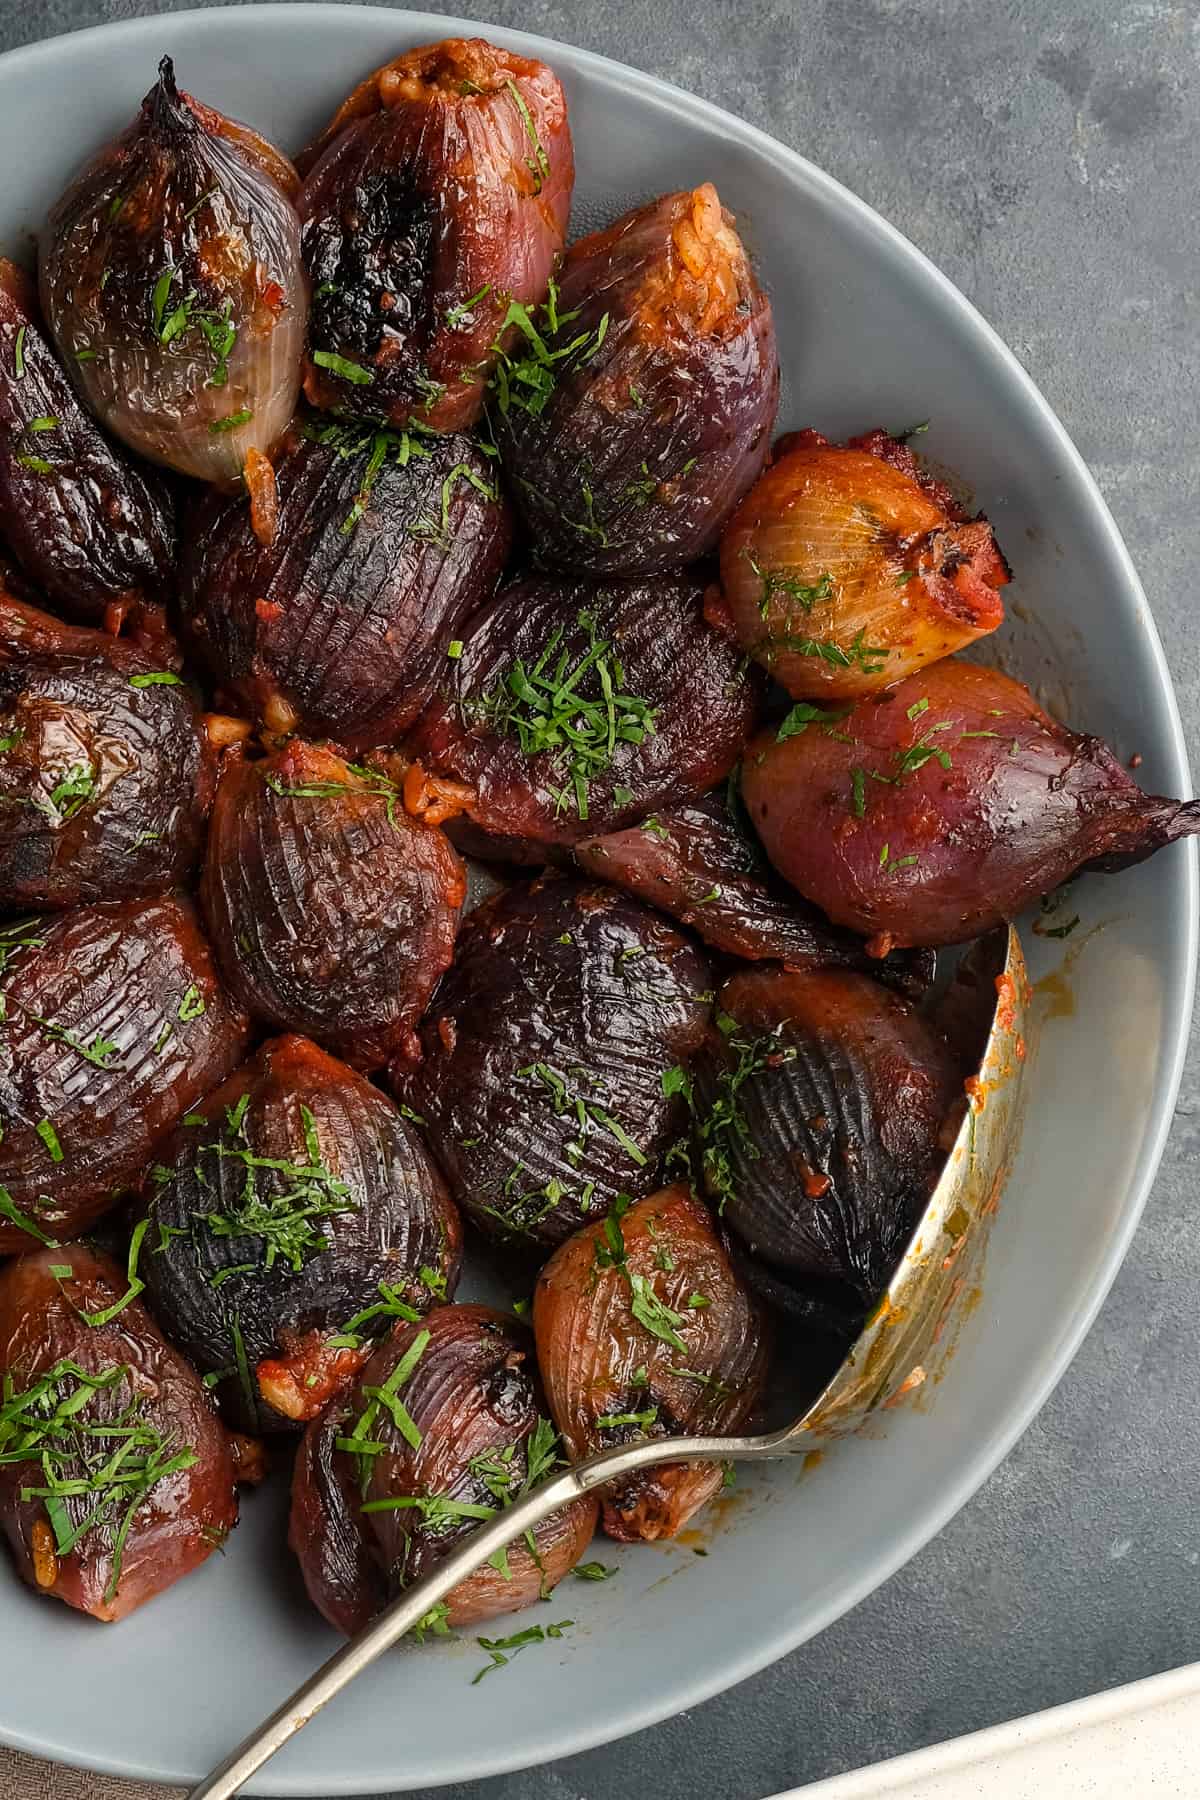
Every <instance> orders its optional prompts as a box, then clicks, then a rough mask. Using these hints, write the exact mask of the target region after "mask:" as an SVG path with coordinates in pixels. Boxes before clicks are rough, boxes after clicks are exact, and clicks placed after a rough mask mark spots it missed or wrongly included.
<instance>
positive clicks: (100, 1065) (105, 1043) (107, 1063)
mask: <svg viewBox="0 0 1200 1800" xmlns="http://www.w3.org/2000/svg"><path fill="white" fill-rule="evenodd" d="M27 1017H28V1018H30V1019H31V1020H32V1021H33V1023H34V1024H35V1025H40V1026H41V1028H42V1030H43V1031H44V1032H45V1033H46V1035H47V1037H52V1038H54V1039H55V1040H56V1042H58V1043H60V1044H65V1045H66V1046H67V1048H68V1050H73V1051H74V1052H75V1054H76V1056H82V1058H83V1060H84V1062H89V1063H91V1065H92V1067H93V1068H94V1069H108V1068H111V1067H112V1058H113V1056H114V1055H115V1053H116V1049H117V1045H116V1043H115V1041H114V1040H113V1039H112V1038H106V1037H101V1035H100V1033H99V1032H96V1034H95V1035H94V1037H93V1038H92V1041H91V1043H90V1044H85V1043H84V1041H83V1039H82V1038H81V1037H79V1036H77V1035H76V1033H75V1032H73V1031H68V1030H67V1029H66V1027H65V1026H63V1025H59V1024H56V1022H55V1021H54V1020H53V1019H43V1018H41V1017H40V1016H39V1015H38V1014H37V1013H29V1014H28V1015H27Z"/></svg>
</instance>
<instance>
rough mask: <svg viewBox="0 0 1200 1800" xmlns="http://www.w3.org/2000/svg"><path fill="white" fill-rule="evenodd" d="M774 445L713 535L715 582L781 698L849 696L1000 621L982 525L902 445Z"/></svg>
mask: <svg viewBox="0 0 1200 1800" xmlns="http://www.w3.org/2000/svg"><path fill="white" fill-rule="evenodd" d="M780 450H781V452H782V453H781V454H780V455H779V456H778V459H777V461H775V462H774V463H772V465H771V467H770V468H769V469H768V470H767V472H766V474H765V475H764V476H763V477H762V479H761V480H760V481H759V482H758V483H757V484H756V486H755V487H754V489H753V490H752V492H751V493H750V494H749V495H748V496H747V497H746V499H745V501H744V502H743V504H742V506H741V507H740V508H739V510H738V513H737V515H736V517H735V518H734V519H733V521H732V523H731V524H730V526H729V529H728V530H727V531H726V533H725V536H724V538H723V539H722V541H721V581H722V584H723V587H724V591H725V596H726V599H727V601H728V604H729V609H730V612H731V613H732V616H733V621H734V625H735V626H736V629H737V633H738V636H739V638H740V639H741V641H742V644H743V645H744V647H745V648H746V650H748V651H749V653H750V655H751V656H753V657H756V658H757V660H758V661H759V662H760V663H762V664H763V666H764V667H765V668H767V669H769V670H770V671H771V673H772V675H774V676H775V678H776V679H777V680H778V681H780V682H782V683H783V685H784V687H785V688H787V690H788V692H789V693H790V694H792V695H794V696H796V697H798V698H801V699H803V698H808V699H820V698H821V697H823V696H827V695H828V696H833V697H837V698H847V699H856V698H857V697H858V696H859V695H860V694H868V693H873V692H875V691H876V690H877V689H879V688H884V687H891V686H894V684H895V683H896V682H898V681H901V680H902V679H903V678H904V677H905V676H906V675H911V674H912V673H913V672H914V671H915V670H917V669H920V668H923V667H924V666H925V665H926V664H927V663H934V662H938V661H939V660H940V659H941V658H942V657H944V656H949V655H950V654H951V653H952V652H953V651H955V650H961V649H962V648H963V647H964V645H967V644H971V643H974V642H975V640H976V639H977V638H980V637H983V636H985V635H986V634H987V633H988V632H991V631H995V629H996V627H997V626H998V625H999V624H1001V623H1002V621H1003V618H1004V607H1003V605H1002V603H1001V600H1000V596H999V594H998V592H997V589H998V588H1000V587H1003V585H1004V584H1005V582H1007V581H1008V579H1009V573H1008V565H1007V563H1006V562H1005V561H1004V558H1003V557H1002V556H1001V554H1000V552H999V550H998V549H997V547H996V542H995V539H994V538H993V536H992V528H991V526H990V525H989V524H988V522H987V520H986V519H984V518H982V517H980V518H977V519H968V518H967V517H966V515H965V514H964V513H963V512H962V510H961V509H960V508H959V507H958V506H957V505H956V504H955V502H954V500H953V498H952V496H951V495H950V493H949V491H948V490H947V489H946V488H945V487H944V486H943V485H942V484H940V483H937V482H932V481H930V480H929V479H928V478H926V477H923V476H922V474H921V471H920V469H919V468H918V466H917V463H916V459H915V458H914V457H913V455H912V453H911V451H909V450H908V449H906V448H905V446H904V445H903V444H901V443H899V442H898V441H897V440H896V439H895V438H889V437H887V435H886V434H885V433H883V432H872V433H869V434H868V435H867V436H866V437H864V438H860V439H854V440H852V441H851V443H850V445H848V446H846V447H842V446H841V445H838V444H830V443H829V442H828V441H827V440H826V439H825V438H823V437H822V436H821V435H820V433H819V432H815V431H804V432H799V433H796V434H795V435H794V436H792V437H789V438H787V439H785V440H783V443H782V445H781V446H780Z"/></svg>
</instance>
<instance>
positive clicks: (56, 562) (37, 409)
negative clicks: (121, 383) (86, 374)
mask: <svg viewBox="0 0 1200 1800" xmlns="http://www.w3.org/2000/svg"><path fill="white" fill-rule="evenodd" d="M0 541H3V542H4V543H6V544H7V545H8V547H9V549H10V550H11V551H12V554H13V555H14V556H15V557H16V559H17V561H18V562H19V563H20V564H21V566H22V568H23V569H24V570H25V572H26V574H28V575H29V576H30V577H31V578H32V579H33V580H34V581H35V582H36V583H37V585H38V586H39V587H40V588H41V589H42V590H43V592H44V593H45V594H46V595H47V596H48V598H49V599H50V600H51V601H52V602H53V603H54V605H55V606H57V607H60V608H61V609H62V611H64V612H66V613H68V614H69V615H70V616H71V617H72V618H74V619H84V620H92V621H95V622H99V621H100V620H103V619H105V618H106V615H107V617H108V618H109V619H111V620H113V621H114V622H119V620H120V618H121V616H122V614H123V613H124V612H126V611H127V610H129V608H130V607H132V606H134V605H135V604H136V603H138V602H145V601H155V600H160V599H164V598H165V597H166V590H167V588H168V587H169V585H170V583H171V581H172V578H173V577H172V572H173V565H174V557H175V527H174V522H173V520H172V517H171V510H170V505H169V502H168V500H167V497H166V493H165V491H164V490H163V489H162V488H160V486H159V484H158V481H157V479H156V478H154V477H153V476H152V475H150V474H148V473H146V472H145V471H143V470H142V469H140V468H139V467H138V466H137V464H136V463H134V462H132V461H130V459H129V458H128V457H127V456H125V455H124V453H123V452H122V451H121V450H119V449H118V448H117V446H116V445H115V444H112V443H110V442H109V440H108V439H107V438H106V437H105V435H104V433H103V432H102V431H101V430H100V427H99V426H98V425H97V424H96V423H95V421H94V420H93V419H91V418H90V417H89V416H88V414H87V413H86V412H85V411H84V409H83V407H82V406H81V405H80V404H79V401H78V400H77V399H76V397H75V394H74V392H73V391H72V388H71V384H70V382H69V381H68V380H67V377H66V376H65V375H64V374H63V371H62V369H61V368H60V366H59V364H58V362H57V360H56V358H55V355H54V352H53V350H52V349H51V348H50V345H49V343H48V342H47V340H46V338H45V337H44V336H43V334H42V328H41V324H40V321H39V317H38V311H37V301H36V298H35V295H34V292H33V286H32V284H31V283H30V282H29V280H28V279H27V278H26V276H25V275H23V274H22V272H21V271H20V270H19V269H18V268H17V267H16V265H15V264H14V263H10V262H5V261H4V259H3V258H2V257H0Z"/></svg>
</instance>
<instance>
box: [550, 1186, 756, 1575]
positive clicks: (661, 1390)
mask: <svg viewBox="0 0 1200 1800" xmlns="http://www.w3.org/2000/svg"><path fill="white" fill-rule="evenodd" d="M619 1224H620V1235H621V1237H622V1239H623V1242H624V1261H623V1262H622V1263H621V1264H620V1265H619V1266H614V1265H613V1262H612V1260H611V1255H610V1251H609V1241H608V1238H607V1237H606V1232H605V1224H604V1221H597V1222H596V1223H595V1224H590V1225H585V1226H584V1227H583V1229H582V1230H581V1231H577V1232H576V1233H575V1235H574V1237H571V1238H568V1239H567V1241H566V1243H565V1244H561V1245H560V1246H559V1248H558V1249H557V1250H556V1251H555V1252H554V1255H553V1256H552V1257H551V1258H550V1261H549V1262H548V1263H547V1264H546V1266H545V1268H544V1269H543V1270H542V1273H541V1275H540V1276H539V1277H538V1283H537V1287H536V1289H535V1291H534V1296H533V1329H534V1335H535V1337H536V1339H537V1348H538V1362H539V1364H540V1365H541V1370H542V1379H543V1380H544V1381H545V1383H546V1394H547V1397H548V1399H549V1401H550V1410H551V1413H552V1415H553V1417H554V1422H555V1424H556V1425H557V1426H558V1428H559V1430H560V1431H561V1432H562V1436H563V1442H564V1443H565V1444H566V1446H567V1449H568V1452H569V1454H570V1456H571V1459H572V1461H576V1462H578V1461H580V1460H581V1459H582V1458H583V1457H585V1456H592V1455H594V1454H595V1453H596V1452H597V1451H598V1450H611V1449H613V1448H615V1447H616V1446H617V1445H619V1444H626V1443H635V1442H639V1441H640V1440H641V1439H643V1438H646V1437H674V1436H678V1435H680V1434H684V1435H687V1436H691V1435H700V1436H706V1435H708V1434H709V1433H714V1434H717V1435H724V1434H725V1433H727V1432H736V1431H739V1430H740V1429H741V1428H742V1426H744V1425H745V1423H746V1421H747V1419H748V1418H749V1417H750V1414H751V1413H752V1412H753V1410H754V1407H755V1405H756V1403H757V1401H758V1398H759V1395H760V1394H761V1392H762V1388H763V1384H764V1382H765V1380H766V1373H767V1362H768V1355H769V1334H768V1328H767V1320H766V1316H765V1314H764V1313H763V1311H762V1309H761V1308H760V1307H759V1306H758V1304H757V1302H756V1301H755V1300H754V1299H753V1298H752V1296H751V1295H750V1294H749V1293H748V1292H747V1291H746V1289H745V1288H744V1287H743V1285H742V1284H741V1282H740V1281H739V1280H738V1278H737V1276H736V1275H735V1274H734V1271H733V1268H732V1266H731V1264H730V1261H729V1258H728V1256H727V1255H726V1253H725V1249H724V1246H723V1245H722V1243H721V1241H720V1239H719V1238H718V1236H717V1234H716V1232H715V1231H714V1229H713V1224H712V1219H711V1218H710V1216H709V1213H708V1211H707V1209H706V1208H705V1207H704V1206H703V1205H702V1204H701V1202H700V1201H698V1200H697V1199H695V1197H694V1196H693V1195H692V1194H691V1192H690V1191H689V1189H688V1187H687V1186H686V1184H685V1183H683V1182H677V1183H676V1184H675V1185H674V1186H673V1187H667V1188H663V1189H661V1190H660V1191H659V1192H658V1193H656V1194H651V1195H649V1196H648V1197H647V1198H646V1199H643V1200H639V1201H637V1202H636V1203H635V1204H634V1205H633V1206H631V1207H630V1208H629V1209H628V1211H627V1212H625V1213H624V1214H623V1215H621V1218H620V1221H619ZM635 1283H636V1284H637V1285H638V1286H639V1287H641V1286H642V1285H643V1284H644V1287H645V1289H647V1290H653V1293H654V1296H655V1297H656V1299H657V1300H659V1301H660V1302H661V1303H662V1304H663V1305H664V1306H666V1307H667V1308H669V1309H670V1312H671V1313H672V1314H673V1315H674V1316H675V1318H676V1319H677V1320H678V1323H677V1324H676V1325H670V1324H668V1325H667V1326H666V1329H668V1330H670V1331H672V1332H673V1334H674V1335H675V1336H676V1337H677V1338H678V1339H679V1341H680V1342H681V1343H682V1344H683V1345H684V1346H685V1348H684V1349H683V1350H681V1349H680V1348H679V1345H678V1344H674V1345H673V1344H671V1343H668V1342H666V1341H664V1340H663V1339H662V1338H661V1337H659V1336H657V1335H655V1334H654V1333H653V1332H651V1331H649V1330H648V1329H647V1328H646V1326H645V1325H644V1324H643V1323H641V1322H640V1321H639V1319H637V1318H635V1316H634V1314H633V1312H632V1311H631V1306H632V1304H633V1303H634V1299H633V1297H634V1284H635ZM693 1296H698V1297H700V1298H701V1299H703V1300H706V1301H707V1302H708V1304H707V1305H706V1306H699V1307H698V1306H691V1305H689V1302H690V1301H691V1300H692V1298H693ZM684 1369H690V1370H691V1371H693V1373H692V1375H691V1376H689V1375H687V1374H682V1373H680V1370H684ZM635 1371H636V1372H638V1373H639V1374H641V1373H642V1372H644V1377H645V1379H644V1380H638V1381H636V1382H635V1381H634V1379H633V1377H634V1374H635ZM697 1377H704V1379H703V1380H701V1379H697ZM651 1408H653V1409H654V1410H655V1412H656V1417H655V1418H654V1419H653V1420H652V1421H651V1422H649V1423H648V1424H642V1423H636V1424H620V1425H601V1424H600V1423H599V1422H598V1421H599V1420H601V1419H604V1418H608V1417H621V1416H623V1415H624V1414H626V1413H641V1412H644V1411H647V1410H650V1409H651ZM722 1480H723V1473H722V1469H721V1466H720V1464H719V1463H692V1464H687V1463H665V1464H664V1465H663V1466H662V1468H659V1469H650V1470H647V1471H644V1472H642V1473H639V1474H636V1475H632V1476H629V1477H627V1478H625V1479H624V1480H622V1481H619V1482H615V1483H611V1484H610V1485H609V1487H608V1488H607V1489H605V1490H604V1492H603V1500H602V1512H601V1522H602V1524H603V1526H604V1529H605V1531H606V1532H607V1533H608V1535H609V1536H610V1537H614V1538H619V1539H621V1540H622V1541H623V1542H625V1543H636V1542H638V1541H639V1540H652V1539H655V1538H664V1537H674V1536H675V1535H676V1533H677V1532H679V1531H680V1530H681V1529H682V1527H683V1526H684V1525H685V1524H686V1523H687V1521H688V1520H689V1519H690V1518H691V1517H692V1515H693V1513H695V1512H696V1510H697V1509H698V1508H699V1507H701V1506H703V1505H704V1503H705V1501H706V1500H710V1499H711V1498H712V1496H713V1495H714V1494H715V1493H716V1492H717V1490H718V1489H719V1488H720V1486H721V1484H722Z"/></svg>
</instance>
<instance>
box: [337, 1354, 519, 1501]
mask: <svg viewBox="0 0 1200 1800" xmlns="http://www.w3.org/2000/svg"><path fill="white" fill-rule="evenodd" d="M429 1338H430V1333H429V1332H428V1331H419V1332H418V1333H417V1335H416V1337H415V1338H414V1339H413V1341H412V1343H411V1344H410V1345H409V1346H408V1349H407V1350H406V1351H405V1352H404V1355H403V1356H402V1357H401V1358H400V1360H399V1362H398V1363H397V1364H396V1366H395V1368H394V1369H393V1370H392V1372H391V1374H390V1375H389V1376H388V1378H387V1380H386V1381H385V1382H384V1383H383V1385H382V1386H381V1387H367V1388H364V1389H363V1393H364V1394H365V1395H366V1398H367V1402H368V1404H367V1406H366V1407H365V1408H364V1410H363V1411H362V1412H361V1413H360V1414H359V1416H358V1418H357V1419H356V1420H355V1422H354V1425H353V1427H352V1428H351V1430H350V1432H349V1434H348V1435H347V1436H346V1437H342V1438H338V1440H337V1444H338V1448H339V1449H341V1450H347V1451H349V1452H350V1454H351V1455H353V1456H356V1457H357V1458H358V1464H359V1479H360V1483H361V1486H362V1491H363V1492H364V1493H365V1492H366V1490H367V1486H368V1483H369V1482H370V1479H371V1458H372V1457H373V1456H378V1455H379V1452H380V1450H381V1449H382V1448H383V1446H382V1445H381V1444H380V1443H379V1442H378V1440H377V1439H376V1438H375V1436H374V1432H375V1426H376V1422H377V1420H378V1418H379V1415H380V1413H381V1412H386V1413H387V1414H388V1416H389V1418H390V1419H391V1421H392V1423H393V1425H394V1426H395V1427H396V1430H397V1431H398V1432H399V1434H400V1436H401V1437H402V1438H403V1439H404V1441H405V1443H406V1444H408V1445H409V1446H410V1447H411V1448H412V1449H413V1450H419V1449H420V1448H421V1433H420V1431H419V1430H418V1429H417V1426H416V1424H415V1422H414V1420H413V1418H412V1415H411V1414H410V1413H409V1411H408V1409H407V1407H406V1406H405V1405H404V1404H403V1402H402V1401H401V1400H400V1399H399V1393H400V1389H401V1388H402V1387H403V1386H404V1384H405V1382H406V1381H407V1380H408V1378H409V1376H410V1375H411V1374H412V1372H413V1370H414V1369H415V1368H416V1366H417V1364H418V1363H419V1362H420V1360H421V1358H422V1356H424V1354H425V1350H426V1346H427V1345H428V1343H429ZM402 1498H403V1499H408V1500H410V1501H412V1503H413V1504H414V1505H419V1504H420V1502H419V1501H418V1500H415V1499H414V1498H413V1496H411V1495H408V1496H403V1497H402ZM399 1504H401V1501H399V1500H392V1501H386V1500H376V1501H373V1502H372V1503H371V1505H370V1507H369V1508H367V1509H366V1510H369V1511H374V1512H383V1511H392V1510H394V1509H395V1507H396V1506H398V1505H399ZM443 1504H444V1505H445V1506H449V1505H450V1504H451V1503H450V1502H449V1501H444V1502H443ZM476 1516H477V1517H482V1518H490V1517H491V1516H492V1515H491V1512H490V1511H488V1512H485V1513H482V1514H477V1515H476Z"/></svg>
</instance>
